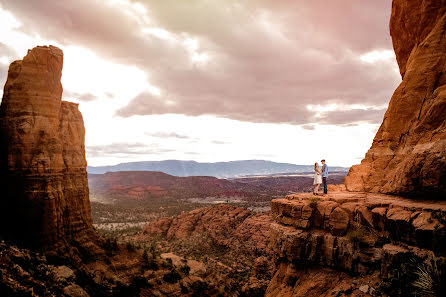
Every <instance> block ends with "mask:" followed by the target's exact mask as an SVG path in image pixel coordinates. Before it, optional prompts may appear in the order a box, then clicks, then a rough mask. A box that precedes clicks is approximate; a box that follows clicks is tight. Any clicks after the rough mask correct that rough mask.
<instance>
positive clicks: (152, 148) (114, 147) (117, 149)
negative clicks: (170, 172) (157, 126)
mask: <svg viewBox="0 0 446 297" xmlns="http://www.w3.org/2000/svg"><path fill="white" fill-rule="evenodd" d="M172 151H174V150H172V149H167V148H161V147H159V146H158V145H156V144H152V145H147V144H144V143H110V144H104V145H88V146H87V147H86V152H87V156H88V157H107V156H116V155H120V156H126V155H158V154H161V153H167V152H172Z"/></svg>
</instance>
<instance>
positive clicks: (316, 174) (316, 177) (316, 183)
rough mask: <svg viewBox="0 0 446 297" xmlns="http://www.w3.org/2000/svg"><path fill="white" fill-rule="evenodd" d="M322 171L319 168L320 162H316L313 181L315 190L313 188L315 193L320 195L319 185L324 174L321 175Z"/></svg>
mask: <svg viewBox="0 0 446 297" xmlns="http://www.w3.org/2000/svg"><path fill="white" fill-rule="evenodd" d="M321 173H322V171H320V169H319V164H318V163H314V181H313V185H314V190H313V195H319V186H320V185H321V183H322V175H321Z"/></svg>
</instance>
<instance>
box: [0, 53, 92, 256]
mask: <svg viewBox="0 0 446 297" xmlns="http://www.w3.org/2000/svg"><path fill="white" fill-rule="evenodd" d="M62 66H63V53H62V51H61V50H60V49H58V48H56V47H53V46H50V47H46V46H45V47H40V46H39V47H36V48H34V49H32V50H30V51H28V54H27V55H26V56H25V57H24V58H23V60H21V61H15V62H13V63H12V64H11V66H10V68H9V72H8V79H7V82H6V84H5V87H4V94H3V99H2V104H1V107H0V131H1V134H0V137H1V142H0V174H1V177H0V179H1V199H0V203H1V208H0V212H1V213H0V218H1V219H0V220H1V222H0V225H1V227H0V231H1V233H2V234H3V235H5V236H6V237H9V238H11V239H15V240H18V241H20V242H23V243H25V244H27V245H30V246H36V247H45V246H50V245H52V244H54V243H56V242H59V241H61V240H70V239H72V238H74V237H77V236H80V235H82V234H85V233H86V232H88V231H89V230H91V228H92V220H91V211H90V201H89V190H88V180H87V172H86V166H87V163H86V159H85V147H84V138H85V128H84V124H83V119H82V115H81V113H80V112H79V110H78V107H77V104H74V103H70V102H64V101H61V97H62V84H61V82H60V79H61V75H62Z"/></svg>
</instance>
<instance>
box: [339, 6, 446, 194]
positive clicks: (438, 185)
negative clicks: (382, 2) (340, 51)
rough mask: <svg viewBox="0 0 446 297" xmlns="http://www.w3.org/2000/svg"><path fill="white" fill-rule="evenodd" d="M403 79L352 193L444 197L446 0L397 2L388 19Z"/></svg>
mask: <svg viewBox="0 0 446 297" xmlns="http://www.w3.org/2000/svg"><path fill="white" fill-rule="evenodd" d="M390 33H391V35H392V40H393V45H394V49H395V53H396V58H397V61H398V65H399V68H400V72H401V76H402V78H403V81H402V82H401V84H400V85H399V87H398V88H397V89H396V91H395V93H394V94H393V96H392V99H391V101H390V104H389V108H388V109H387V112H386V114H385V116H384V120H383V123H382V125H381V127H380V129H379V131H378V132H377V134H376V136H375V139H374V140H373V144H372V147H371V148H370V150H369V151H368V152H367V154H366V156H365V158H364V160H362V162H361V164H360V165H356V166H353V167H352V168H351V169H350V172H349V174H348V175H347V177H346V178H345V185H346V187H347V189H348V190H349V191H367V192H381V193H389V194H397V195H406V196H409V195H410V196H412V195H413V196H415V195H416V196H418V197H419V198H421V197H429V198H432V199H443V200H444V199H446V121H445V119H446V76H445V72H446V2H445V1H444V0H412V1H403V0H394V1H393V6H392V16H391V21H390Z"/></svg>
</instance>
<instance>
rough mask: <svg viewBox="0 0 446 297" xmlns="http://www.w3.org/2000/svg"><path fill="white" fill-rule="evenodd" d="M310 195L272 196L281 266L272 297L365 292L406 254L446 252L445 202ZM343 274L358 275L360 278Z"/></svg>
mask: <svg viewBox="0 0 446 297" xmlns="http://www.w3.org/2000/svg"><path fill="white" fill-rule="evenodd" d="M313 197H314V196H312V195H311V194H307V193H304V194H295V195H289V196H287V198H288V199H275V200H272V201H271V215H272V217H273V219H274V220H275V222H273V223H272V224H271V248H272V249H273V251H274V253H275V258H276V260H275V264H276V270H275V274H274V277H273V279H272V280H271V282H270V284H269V286H268V290H267V292H266V295H265V296H267V297H276V296H289V297H295V296H296V297H297V296H364V295H363V294H362V293H361V292H360V290H361V286H364V285H366V284H367V286H369V285H371V284H373V285H374V286H376V285H377V283H379V282H380V278H386V277H387V275H388V272H389V269H391V268H390V267H395V265H397V264H400V263H401V261H402V259H403V258H412V259H426V258H429V257H434V256H435V255H436V256H442V255H444V253H445V250H444V245H443V246H442V245H440V244H438V243H439V242H444V234H442V233H441V232H437V230H442V229H443V228H444V227H445V226H444V225H443V223H442V222H441V220H439V219H437V216H438V214H440V213H442V212H445V211H446V202H432V201H429V202H428V201H424V202H419V201H413V200H408V199H404V198H400V197H393V196H387V195H382V194H374V193H348V192H337V193H329V194H328V196H326V197H324V199H323V200H320V201H314V200H313ZM443 219H444V218H443ZM328 268H330V269H328ZM339 271H344V272H347V273H349V274H350V275H355V274H356V275H360V278H359V280H358V281H359V283H358V282H357V283H356V284H354V283H353V280H352V279H351V277H350V276H349V275H347V274H345V273H340V272H339ZM367 291H368V289H367ZM366 296H370V295H366Z"/></svg>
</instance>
